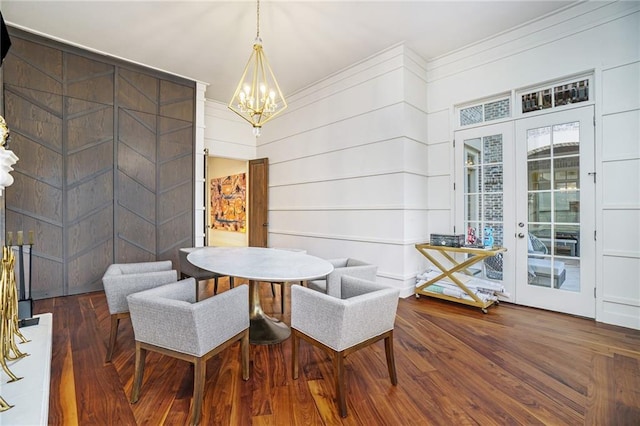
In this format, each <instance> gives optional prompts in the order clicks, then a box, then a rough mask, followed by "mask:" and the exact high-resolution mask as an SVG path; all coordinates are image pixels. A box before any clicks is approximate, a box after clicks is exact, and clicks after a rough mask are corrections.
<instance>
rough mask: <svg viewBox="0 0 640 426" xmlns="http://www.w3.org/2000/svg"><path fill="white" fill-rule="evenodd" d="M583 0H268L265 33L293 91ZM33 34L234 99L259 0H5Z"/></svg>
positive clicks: (278, 70) (452, 46) (11, 16)
mask: <svg viewBox="0 0 640 426" xmlns="http://www.w3.org/2000/svg"><path fill="white" fill-rule="evenodd" d="M575 3H576V2H575V1H573V0H571V1H541V0H508V1H452V0H449V1H426V0H422V1H401V0H387V1H361V0H355V1H340V0H323V1H311V0H298V1H292V0H262V1H261V2H260V36H261V38H262V40H263V47H264V51H265V53H266V55H267V57H268V59H269V62H270V64H271V67H272V68H273V72H274V74H275V76H276V78H277V79H278V83H279V84H280V87H281V89H282V92H283V93H284V95H285V97H286V96H287V95H290V94H292V93H295V92H296V91H299V90H300V89H302V88H304V87H306V86H308V85H310V84H313V83H315V82H317V81H319V80H321V79H323V78H325V77H327V76H329V75H331V74H333V73H335V72H338V71H340V70H342V69H344V68H345V67H348V66H349V65H352V64H354V63H356V62H358V61H360V60H363V59H365V58H367V57H369V56H371V55H374V54H376V53H378V52H380V51H382V50H383V49H386V48H388V47H390V46H393V45H396V44H398V43H402V42H404V43H406V46H407V47H408V48H410V49H411V50H413V51H414V52H415V53H417V54H418V55H420V56H422V57H423V58H424V59H426V60H429V59H433V58H435V57H438V56H440V55H443V54H445V53H447V52H451V51H454V50H457V49H459V48H462V47H464V46H467V45H470V44H472V43H474V42H476V41H479V40H482V39H485V38H487V37H491V36H492V35H495V34H498V33H500V32H503V31H506V30H508V29H511V28H514V27H517V26H519V25H522V24H524V23H526V22H529V21H532V20H535V19H538V18H540V17H542V16H546V15H548V14H550V13H553V12H554V11H557V10H559V9H563V8H566V7H569V6H570V5H572V4H575ZM0 10H1V11H2V15H3V17H4V20H5V21H6V22H7V23H8V24H9V25H13V26H17V27H19V28H22V29H25V30H27V31H31V32H35V33H38V34H42V35H46V36H48V37H50V38H54V39H59V40H61V41H65V42H68V43H71V44H75V45H79V46H82V47H85V48H88V49H90V50H95V51H99V52H102V53H108V54H110V55H112V56H116V57H119V58H122V59H126V60H129V61H133V62H137V63H141V64H145V65H146V66H150V67H153V68H157V69H160V70H163V71H167V72H169V73H172V74H177V75H180V76H183V77H187V78H189V79H193V80H198V81H201V82H204V83H207V84H208V86H207V92H206V97H207V98H208V99H212V100H218V101H221V102H227V101H228V100H229V98H230V97H231V95H232V94H233V91H234V89H235V87H236V85H237V83H238V80H239V78H240V74H241V73H242V70H243V69H244V66H245V64H246V61H247V60H248V59H249V55H250V54H251V51H252V50H251V49H252V45H253V41H254V38H255V36H256V2H255V1H244V0H234V1H218V0H208V1H206V0H205V1H203V0H200V1H181V0H174V1H167V0H164V1H137V0H136V1H134V0H130V1H115V0H109V1H94V0H85V1H55V0H54V1H52V0H47V1H32V0H0Z"/></svg>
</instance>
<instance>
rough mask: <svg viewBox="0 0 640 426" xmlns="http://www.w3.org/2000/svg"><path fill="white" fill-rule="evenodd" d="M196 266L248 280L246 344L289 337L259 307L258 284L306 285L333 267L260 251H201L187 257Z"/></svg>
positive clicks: (297, 254) (299, 255)
mask: <svg viewBox="0 0 640 426" xmlns="http://www.w3.org/2000/svg"><path fill="white" fill-rule="evenodd" d="M187 260H188V261H189V262H191V263H192V264H194V265H195V266H197V267H199V268H202V269H206V270H208V271H211V272H215V273H216V274H220V275H226V276H233V277H238V278H246V279H248V280H249V322H250V325H249V341H250V342H251V343H252V344H255V345H270V344H275V343H280V342H282V341H283V340H286V339H287V338H288V337H289V336H290V335H291V329H290V328H289V326H288V325H287V324H285V323H284V322H283V321H280V320H278V319H276V318H272V317H270V316H268V315H267V314H266V313H265V312H264V310H263V309H262V305H261V303H260V292H259V283H260V282H264V283H272V282H283V283H284V282H293V281H308V280H312V279H316V278H322V277H325V276H326V275H327V274H329V273H330V272H331V271H333V265H332V264H331V263H329V262H328V261H326V260H324V259H320V258H319V257H315V256H311V255H308V254H306V253H305V252H304V251H292V250H288V249H277V248H263V247H202V248H199V249H196V250H194V251H193V252H191V253H190V254H189V255H188V256H187Z"/></svg>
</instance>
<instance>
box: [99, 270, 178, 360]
mask: <svg viewBox="0 0 640 426" xmlns="http://www.w3.org/2000/svg"><path fill="white" fill-rule="evenodd" d="M177 279H178V273H177V272H176V271H175V270H173V269H172V266H171V261H170V260H163V261H157V262H139V263H115V264H113V265H110V266H109V267H108V268H107V270H106V272H105V273H104V276H103V277H102V286H103V287H104V293H105V295H106V297H107V305H108V306H109V313H110V314H111V331H110V333H109V347H108V348H107V356H106V360H105V362H110V361H111V356H112V355H113V349H114V347H115V345H116V338H117V337H118V325H119V324H120V320H121V319H123V318H127V317H129V305H128V304H127V296H128V295H130V294H131V293H136V292H138V291H142V290H147V289H149V288H153V287H157V286H159V285H163V284H167V283H172V282H176V280H177Z"/></svg>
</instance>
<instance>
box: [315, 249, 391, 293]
mask: <svg viewBox="0 0 640 426" xmlns="http://www.w3.org/2000/svg"><path fill="white" fill-rule="evenodd" d="M329 263H331V264H332V265H333V268H334V269H333V271H332V272H331V273H330V274H329V275H327V277H326V279H324V280H313V281H309V282H308V283H307V287H309V288H310V289H313V290H316V291H321V292H323V293H326V294H328V295H330V296H333V297H338V298H340V288H341V284H340V280H341V278H342V276H343V275H349V276H351V277H356V278H362V279H364V280H369V281H375V280H376V273H377V272H378V267H377V266H376V265H371V264H369V263H366V262H363V261H362V260H357V259H352V258H340V259H329Z"/></svg>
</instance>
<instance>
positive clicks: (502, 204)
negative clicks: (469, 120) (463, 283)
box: [455, 106, 595, 317]
mask: <svg viewBox="0 0 640 426" xmlns="http://www.w3.org/2000/svg"><path fill="white" fill-rule="evenodd" d="M593 143H594V142H593V107H591V106H589V107H583V108H577V109H571V110H564V111H561V112H553V113H549V114H544V115H536V116H534V117H532V118H526V119H520V120H515V121H510V122H503V123H500V124H494V125H485V126H479V127H475V128H472V129H465V130H460V131H457V132H456V133H455V156H456V187H457V191H456V224H458V225H460V224H461V225H462V227H463V231H462V232H464V233H465V234H466V241H467V244H475V245H486V244H489V245H494V246H502V247H505V248H506V249H507V252H506V253H504V254H503V255H498V256H496V257H493V258H488V259H487V260H485V262H484V264H483V265H482V270H478V271H477V273H478V275H481V276H482V277H484V278H487V279H491V280H494V281H498V282H500V283H502V285H503V286H504V288H505V292H506V293H508V294H509V295H510V296H509V297H508V298H507V299H506V300H507V301H510V302H514V303H518V304H522V305H527V306H534V307H539V308H543V309H549V310H554V311H559V312H565V313H571V314H576V315H581V316H586V317H594V316H595V299H594V296H593V289H594V287H595V280H594V275H595V270H594V268H595V261H594V259H595V253H594V250H595V243H594V240H593V231H594V229H595V221H594V215H595V207H594V203H595V198H594V190H595V185H594V184H593V182H594V179H593V176H592V175H591V174H590V173H591V172H593V165H594V149H593ZM457 229H458V228H457ZM462 232H460V231H459V230H457V233H462ZM585 259H587V261H585Z"/></svg>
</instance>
